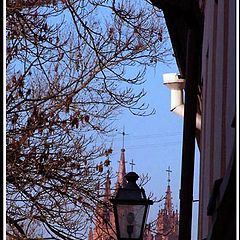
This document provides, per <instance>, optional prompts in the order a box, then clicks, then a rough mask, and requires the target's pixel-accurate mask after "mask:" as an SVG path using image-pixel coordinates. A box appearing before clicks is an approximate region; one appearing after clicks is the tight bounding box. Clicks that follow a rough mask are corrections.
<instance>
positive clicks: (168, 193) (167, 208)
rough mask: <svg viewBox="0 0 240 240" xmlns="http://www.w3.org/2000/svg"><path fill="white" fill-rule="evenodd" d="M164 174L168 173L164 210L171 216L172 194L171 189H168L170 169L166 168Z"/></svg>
mask: <svg viewBox="0 0 240 240" xmlns="http://www.w3.org/2000/svg"><path fill="white" fill-rule="evenodd" d="M166 172H167V173H168V186H167V191H166V197H165V205H164V209H165V211H166V213H167V214H171V213H172V211H173V208H172V192H171V188H170V181H171V179H170V173H171V172H172V171H171V170H170V167H168V169H167V170H166Z"/></svg>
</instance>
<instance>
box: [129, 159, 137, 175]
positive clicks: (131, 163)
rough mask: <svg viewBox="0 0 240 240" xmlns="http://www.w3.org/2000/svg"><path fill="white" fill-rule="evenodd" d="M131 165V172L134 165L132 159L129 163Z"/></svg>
mask: <svg viewBox="0 0 240 240" xmlns="http://www.w3.org/2000/svg"><path fill="white" fill-rule="evenodd" d="M129 164H130V165H131V171H132V172H133V166H134V165H136V164H135V163H134V162H133V159H132V161H131V162H130V163H129Z"/></svg>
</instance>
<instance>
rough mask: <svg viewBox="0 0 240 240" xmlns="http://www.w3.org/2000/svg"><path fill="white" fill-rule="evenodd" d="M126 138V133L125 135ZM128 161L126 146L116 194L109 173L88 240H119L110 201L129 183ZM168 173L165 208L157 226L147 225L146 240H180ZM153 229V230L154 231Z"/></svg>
mask: <svg viewBox="0 0 240 240" xmlns="http://www.w3.org/2000/svg"><path fill="white" fill-rule="evenodd" d="M123 136H124V133H123ZM125 165H126V161H125V149H124V144H123V147H122V149H121V156H120V161H119V168H118V176H117V182H116V186H115V189H116V190H115V192H113V193H112V192H111V180H110V177H109V173H108V174H107V176H106V182H105V194H104V197H103V200H102V202H101V203H99V205H98V206H97V208H96V214H95V221H96V222H95V224H94V229H90V231H89V235H88V240H112V239H117V237H116V234H115V233H114V232H115V220H114V214H113V209H112V208H111V204H110V202H109V199H110V197H111V196H113V195H114V194H115V193H116V191H117V189H119V188H120V187H125V186H126V184H127V181H126V179H125V175H126V166H125ZM167 172H168V185H167V191H166V195H165V203H164V208H162V209H160V210H159V212H158V216H157V220H156V225H155V226H152V224H146V227H145V231H144V237H143V239H144V240H177V239H178V211H177V210H174V209H173V206H172V192H171V188H170V172H171V170H170V168H168V170H167ZM152 228H153V229H152Z"/></svg>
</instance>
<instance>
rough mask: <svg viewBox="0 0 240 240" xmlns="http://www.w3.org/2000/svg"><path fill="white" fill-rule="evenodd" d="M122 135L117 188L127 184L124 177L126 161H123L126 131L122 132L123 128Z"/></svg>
mask: <svg viewBox="0 0 240 240" xmlns="http://www.w3.org/2000/svg"><path fill="white" fill-rule="evenodd" d="M122 135H123V145H122V149H121V156H120V161H119V168H118V177H117V188H119V187H125V186H126V184H127V181H126V179H125V175H126V166H125V164H126V161H125V148H124V137H125V135H126V133H125V132H124V128H123V132H122Z"/></svg>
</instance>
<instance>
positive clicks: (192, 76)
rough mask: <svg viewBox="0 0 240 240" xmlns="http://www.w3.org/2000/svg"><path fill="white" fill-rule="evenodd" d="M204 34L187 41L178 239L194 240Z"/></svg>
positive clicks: (190, 36)
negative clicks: (199, 91)
mask: <svg viewBox="0 0 240 240" xmlns="http://www.w3.org/2000/svg"><path fill="white" fill-rule="evenodd" d="M200 36H201V33H200V32H199V31H198V29H189V31H188V40H187V60H186V85H185V107H184V108H185V109H184V124H183V147H182V170H181V187H180V216H179V236H178V240H191V230H192V203H193V178H194V153H195V132H196V113H197V90H198V82H199V81H200V76H201V38H200Z"/></svg>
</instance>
